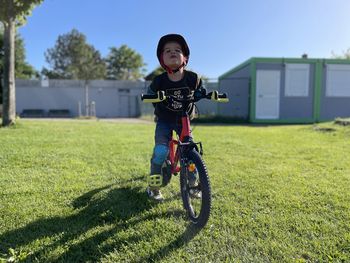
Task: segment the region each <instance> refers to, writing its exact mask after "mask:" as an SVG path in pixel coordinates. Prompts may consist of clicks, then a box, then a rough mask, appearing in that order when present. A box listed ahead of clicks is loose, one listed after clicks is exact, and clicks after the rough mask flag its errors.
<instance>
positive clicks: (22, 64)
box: [0, 26, 38, 104]
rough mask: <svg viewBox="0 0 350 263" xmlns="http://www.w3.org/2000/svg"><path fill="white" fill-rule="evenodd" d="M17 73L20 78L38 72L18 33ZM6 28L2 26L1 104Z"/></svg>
mask: <svg viewBox="0 0 350 263" xmlns="http://www.w3.org/2000/svg"><path fill="white" fill-rule="evenodd" d="M15 49H16V53H15V74H16V78H18V79H30V78H32V77H36V76H37V75H38V72H37V71H36V70H35V69H34V68H33V67H32V66H31V65H29V64H28V63H27V62H26V61H25V60H26V52H25V47H24V41H23V39H22V38H21V37H20V36H19V35H18V34H17V35H16V40H15ZM4 55H5V49H4V30H3V28H1V26H0V104H2V88H3V87H2V80H3V73H4Z"/></svg>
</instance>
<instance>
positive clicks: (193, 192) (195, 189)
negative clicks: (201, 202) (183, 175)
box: [188, 181, 202, 199]
mask: <svg viewBox="0 0 350 263" xmlns="http://www.w3.org/2000/svg"><path fill="white" fill-rule="evenodd" d="M188 186H189V187H190V188H192V189H190V191H189V194H190V197H191V198H195V199H200V198H202V191H201V190H199V189H198V187H197V186H198V182H197V181H190V182H189V183H188Z"/></svg>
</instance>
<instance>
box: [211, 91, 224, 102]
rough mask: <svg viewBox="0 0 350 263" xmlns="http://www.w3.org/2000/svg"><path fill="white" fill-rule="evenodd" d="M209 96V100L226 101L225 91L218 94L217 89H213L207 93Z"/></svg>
mask: <svg viewBox="0 0 350 263" xmlns="http://www.w3.org/2000/svg"><path fill="white" fill-rule="evenodd" d="M208 96H210V99H211V100H214V101H217V102H228V101H229V99H228V96H227V94H226V93H223V94H219V92H218V91H217V90H214V91H212V92H210V93H209V94H208Z"/></svg>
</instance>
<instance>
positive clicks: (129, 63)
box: [106, 45, 146, 80]
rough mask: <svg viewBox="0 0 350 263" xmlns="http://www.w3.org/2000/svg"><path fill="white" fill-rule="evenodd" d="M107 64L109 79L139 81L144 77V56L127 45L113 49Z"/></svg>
mask: <svg viewBox="0 0 350 263" xmlns="http://www.w3.org/2000/svg"><path fill="white" fill-rule="evenodd" d="M106 63H107V78H108V79H119V80H138V79H140V78H142V77H143V76H144V71H145V70H144V66H145V65H146V64H145V63H144V62H143V58H142V56H141V55H140V54H138V53H137V52H136V51H135V50H133V49H131V48H129V47H128V46H127V45H122V46H120V47H119V48H116V47H111V48H110V52H109V54H108V56H107V58H106Z"/></svg>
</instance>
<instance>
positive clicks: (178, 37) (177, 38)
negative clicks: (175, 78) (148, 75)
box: [157, 34, 190, 66]
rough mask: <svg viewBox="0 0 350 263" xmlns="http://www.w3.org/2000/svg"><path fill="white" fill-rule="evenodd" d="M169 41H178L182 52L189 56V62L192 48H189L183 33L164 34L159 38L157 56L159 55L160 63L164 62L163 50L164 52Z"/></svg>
mask: <svg viewBox="0 0 350 263" xmlns="http://www.w3.org/2000/svg"><path fill="white" fill-rule="evenodd" d="M169 42H176V43H178V44H179V45H180V46H181V49H182V53H183V54H184V56H185V57H187V62H188V59H189V57H190V49H189V48H188V45H187V43H186V40H185V39H184V38H183V36H181V35H178V34H168V35H165V36H162V37H161V38H160V39H159V42H158V46H157V57H158V60H159V63H160V64H161V65H162V64H163V62H162V52H163V49H164V46H165V44H166V43H169ZM162 66H163V65H162Z"/></svg>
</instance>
